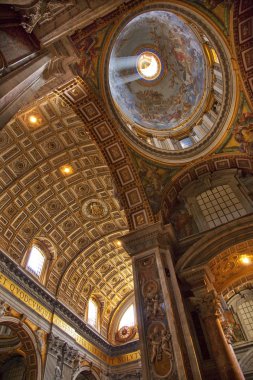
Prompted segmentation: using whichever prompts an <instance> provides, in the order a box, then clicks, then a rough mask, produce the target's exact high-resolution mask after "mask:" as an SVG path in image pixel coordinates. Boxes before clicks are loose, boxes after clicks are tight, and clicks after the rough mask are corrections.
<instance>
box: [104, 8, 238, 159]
mask: <svg viewBox="0 0 253 380" xmlns="http://www.w3.org/2000/svg"><path fill="white" fill-rule="evenodd" d="M104 52H105V53H104V62H106V64H105V65H104V71H103V72H102V71H101V74H102V75H103V77H102V78H101V80H102V83H103V89H104V92H103V95H104V97H105V101H106V104H107V105H108V109H109V112H111V113H112V115H113V117H114V118H115V120H116V121H117V126H118V127H119V130H120V132H121V133H122V134H124V136H125V138H126V142H128V143H129V144H130V145H131V147H132V148H134V149H135V150H136V151H138V152H140V153H142V154H145V155H146V156H147V157H149V158H151V159H155V160H158V161H160V162H163V163H175V164H177V163H183V162H190V161H191V160H192V159H193V158H194V159H196V158H199V157H201V156H202V155H203V154H204V153H205V154H207V153H208V152H211V151H213V150H214V149H215V146H217V143H218V142H219V141H220V140H221V139H222V138H223V136H224V135H225V132H226V130H227V128H228V126H229V123H230V121H231V118H232V117H233V109H234V106H235V103H236V97H235V96H234V94H235V92H234V88H235V84H236V78H235V75H234V72H233V68H232V65H230V64H228V62H230V61H231V55H230V52H229V50H228V49H227V48H226V45H225V44H224V41H223V40H222V39H221V37H220V35H219V33H217V31H216V30H215V28H213V25H211V24H210V23H209V22H208V21H207V20H206V19H204V18H203V17H201V16H200V15H199V14H198V13H196V12H195V11H193V10H190V9H184V8H182V7H179V6H178V5H176V4H169V3H166V4H164V3H159V4H153V3H152V4H150V5H146V6H145V7H138V8H136V12H135V13H134V15H131V17H130V16H128V17H124V19H123V18H122V19H119V21H118V22H117V23H116V24H115V26H114V28H113V29H112V31H111V34H110V40H109V41H108V44H107V45H106V49H104Z"/></svg>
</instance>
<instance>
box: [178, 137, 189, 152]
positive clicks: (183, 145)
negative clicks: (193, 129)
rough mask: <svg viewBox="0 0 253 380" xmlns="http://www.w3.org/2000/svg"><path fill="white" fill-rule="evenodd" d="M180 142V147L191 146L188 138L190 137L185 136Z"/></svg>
mask: <svg viewBox="0 0 253 380" xmlns="http://www.w3.org/2000/svg"><path fill="white" fill-rule="evenodd" d="M180 144H181V147H182V148H183V149H186V148H189V147H190V146H192V140H191V139H190V137H186V138H184V139H182V140H180Z"/></svg>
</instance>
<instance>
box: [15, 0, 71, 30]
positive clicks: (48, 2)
mask: <svg viewBox="0 0 253 380" xmlns="http://www.w3.org/2000/svg"><path fill="white" fill-rule="evenodd" d="M70 5H74V1H73V0H39V1H37V2H36V4H34V5H33V6H31V7H26V8H25V12H23V13H22V18H23V21H22V22H21V26H22V27H23V28H24V29H25V30H26V32H27V33H32V31H33V29H34V28H35V26H36V25H37V23H38V22H45V21H50V20H52V19H53V18H54V16H55V12H56V11H57V12H59V11H60V10H63V9H65V8H66V7H67V6H70ZM15 9H16V10H21V9H22V8H19V7H15Z"/></svg>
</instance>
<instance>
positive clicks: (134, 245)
mask: <svg viewBox="0 0 253 380" xmlns="http://www.w3.org/2000/svg"><path fill="white" fill-rule="evenodd" d="M120 240H121V242H122V244H123V246H124V248H125V250H126V251H127V252H128V253H129V255H130V256H134V255H136V254H138V253H142V252H145V251H148V250H150V249H154V248H161V249H162V248H168V247H170V246H172V245H174V243H175V236H174V233H173V228H172V226H171V224H168V225H165V226H163V225H162V224H161V223H160V222H158V223H155V224H152V225H149V226H147V227H144V228H140V229H138V230H136V231H134V232H131V233H129V234H127V235H124V236H123V237H121V238H120Z"/></svg>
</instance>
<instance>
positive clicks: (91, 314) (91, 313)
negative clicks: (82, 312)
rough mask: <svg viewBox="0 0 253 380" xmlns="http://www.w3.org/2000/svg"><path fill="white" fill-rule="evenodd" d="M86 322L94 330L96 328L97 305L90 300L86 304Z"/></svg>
mask: <svg viewBox="0 0 253 380" xmlns="http://www.w3.org/2000/svg"><path fill="white" fill-rule="evenodd" d="M87 321H88V323H89V325H91V326H92V327H94V328H95V329H97V328H98V304H97V302H96V301H95V300H94V299H92V298H90V299H89V302H88V318H87Z"/></svg>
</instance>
